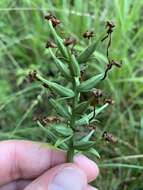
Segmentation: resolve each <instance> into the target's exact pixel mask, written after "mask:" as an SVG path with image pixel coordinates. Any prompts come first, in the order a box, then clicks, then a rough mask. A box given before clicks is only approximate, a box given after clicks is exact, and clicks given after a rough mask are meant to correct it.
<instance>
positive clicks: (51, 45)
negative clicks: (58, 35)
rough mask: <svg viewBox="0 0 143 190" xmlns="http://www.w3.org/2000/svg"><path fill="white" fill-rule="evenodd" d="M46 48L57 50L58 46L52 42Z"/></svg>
mask: <svg viewBox="0 0 143 190" xmlns="http://www.w3.org/2000/svg"><path fill="white" fill-rule="evenodd" d="M46 48H57V45H56V44H55V43H54V42H52V41H47V43H46Z"/></svg>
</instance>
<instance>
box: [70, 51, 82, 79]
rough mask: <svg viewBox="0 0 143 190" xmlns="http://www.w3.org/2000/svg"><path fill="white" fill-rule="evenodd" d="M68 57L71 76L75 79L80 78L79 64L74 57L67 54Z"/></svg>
mask: <svg viewBox="0 0 143 190" xmlns="http://www.w3.org/2000/svg"><path fill="white" fill-rule="evenodd" d="M69 56H70V62H69V67H70V70H71V74H72V75H73V76H75V77H79V76H80V67H79V63H78V61H77V60H76V58H75V55H74V54H72V55H71V53H69Z"/></svg>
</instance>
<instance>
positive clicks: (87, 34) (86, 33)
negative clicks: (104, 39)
mask: <svg viewBox="0 0 143 190" xmlns="http://www.w3.org/2000/svg"><path fill="white" fill-rule="evenodd" d="M83 37H84V38H87V39H88V40H89V39H90V38H92V37H93V31H86V32H85V33H84V34H83Z"/></svg>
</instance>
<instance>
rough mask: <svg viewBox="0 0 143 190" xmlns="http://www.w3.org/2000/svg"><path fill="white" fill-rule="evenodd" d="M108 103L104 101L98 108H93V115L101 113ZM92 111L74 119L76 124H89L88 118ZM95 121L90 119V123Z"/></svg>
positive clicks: (91, 115)
mask: <svg viewBox="0 0 143 190" xmlns="http://www.w3.org/2000/svg"><path fill="white" fill-rule="evenodd" d="M108 105H109V104H108V103H106V104H104V105H103V106H101V107H100V108H97V109H96V110H95V116H97V115H98V114H99V113H101V112H102V111H103V110H104V109H105V108H107V106H108ZM93 114H94V111H93V112H91V113H90V114H88V115H84V116H83V118H81V119H79V120H77V121H76V125H78V126H81V125H88V124H89V120H90V119H91V118H92V117H93ZM94 121H96V119H93V120H92V121H90V123H92V122H94Z"/></svg>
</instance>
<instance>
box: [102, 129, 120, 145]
mask: <svg viewBox="0 0 143 190" xmlns="http://www.w3.org/2000/svg"><path fill="white" fill-rule="evenodd" d="M102 138H103V139H104V140H106V141H108V142H110V143H112V144H115V143H116V142H117V138H116V137H114V136H113V135H112V134H111V133H108V132H107V131H104V133H103V135H102Z"/></svg>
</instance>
